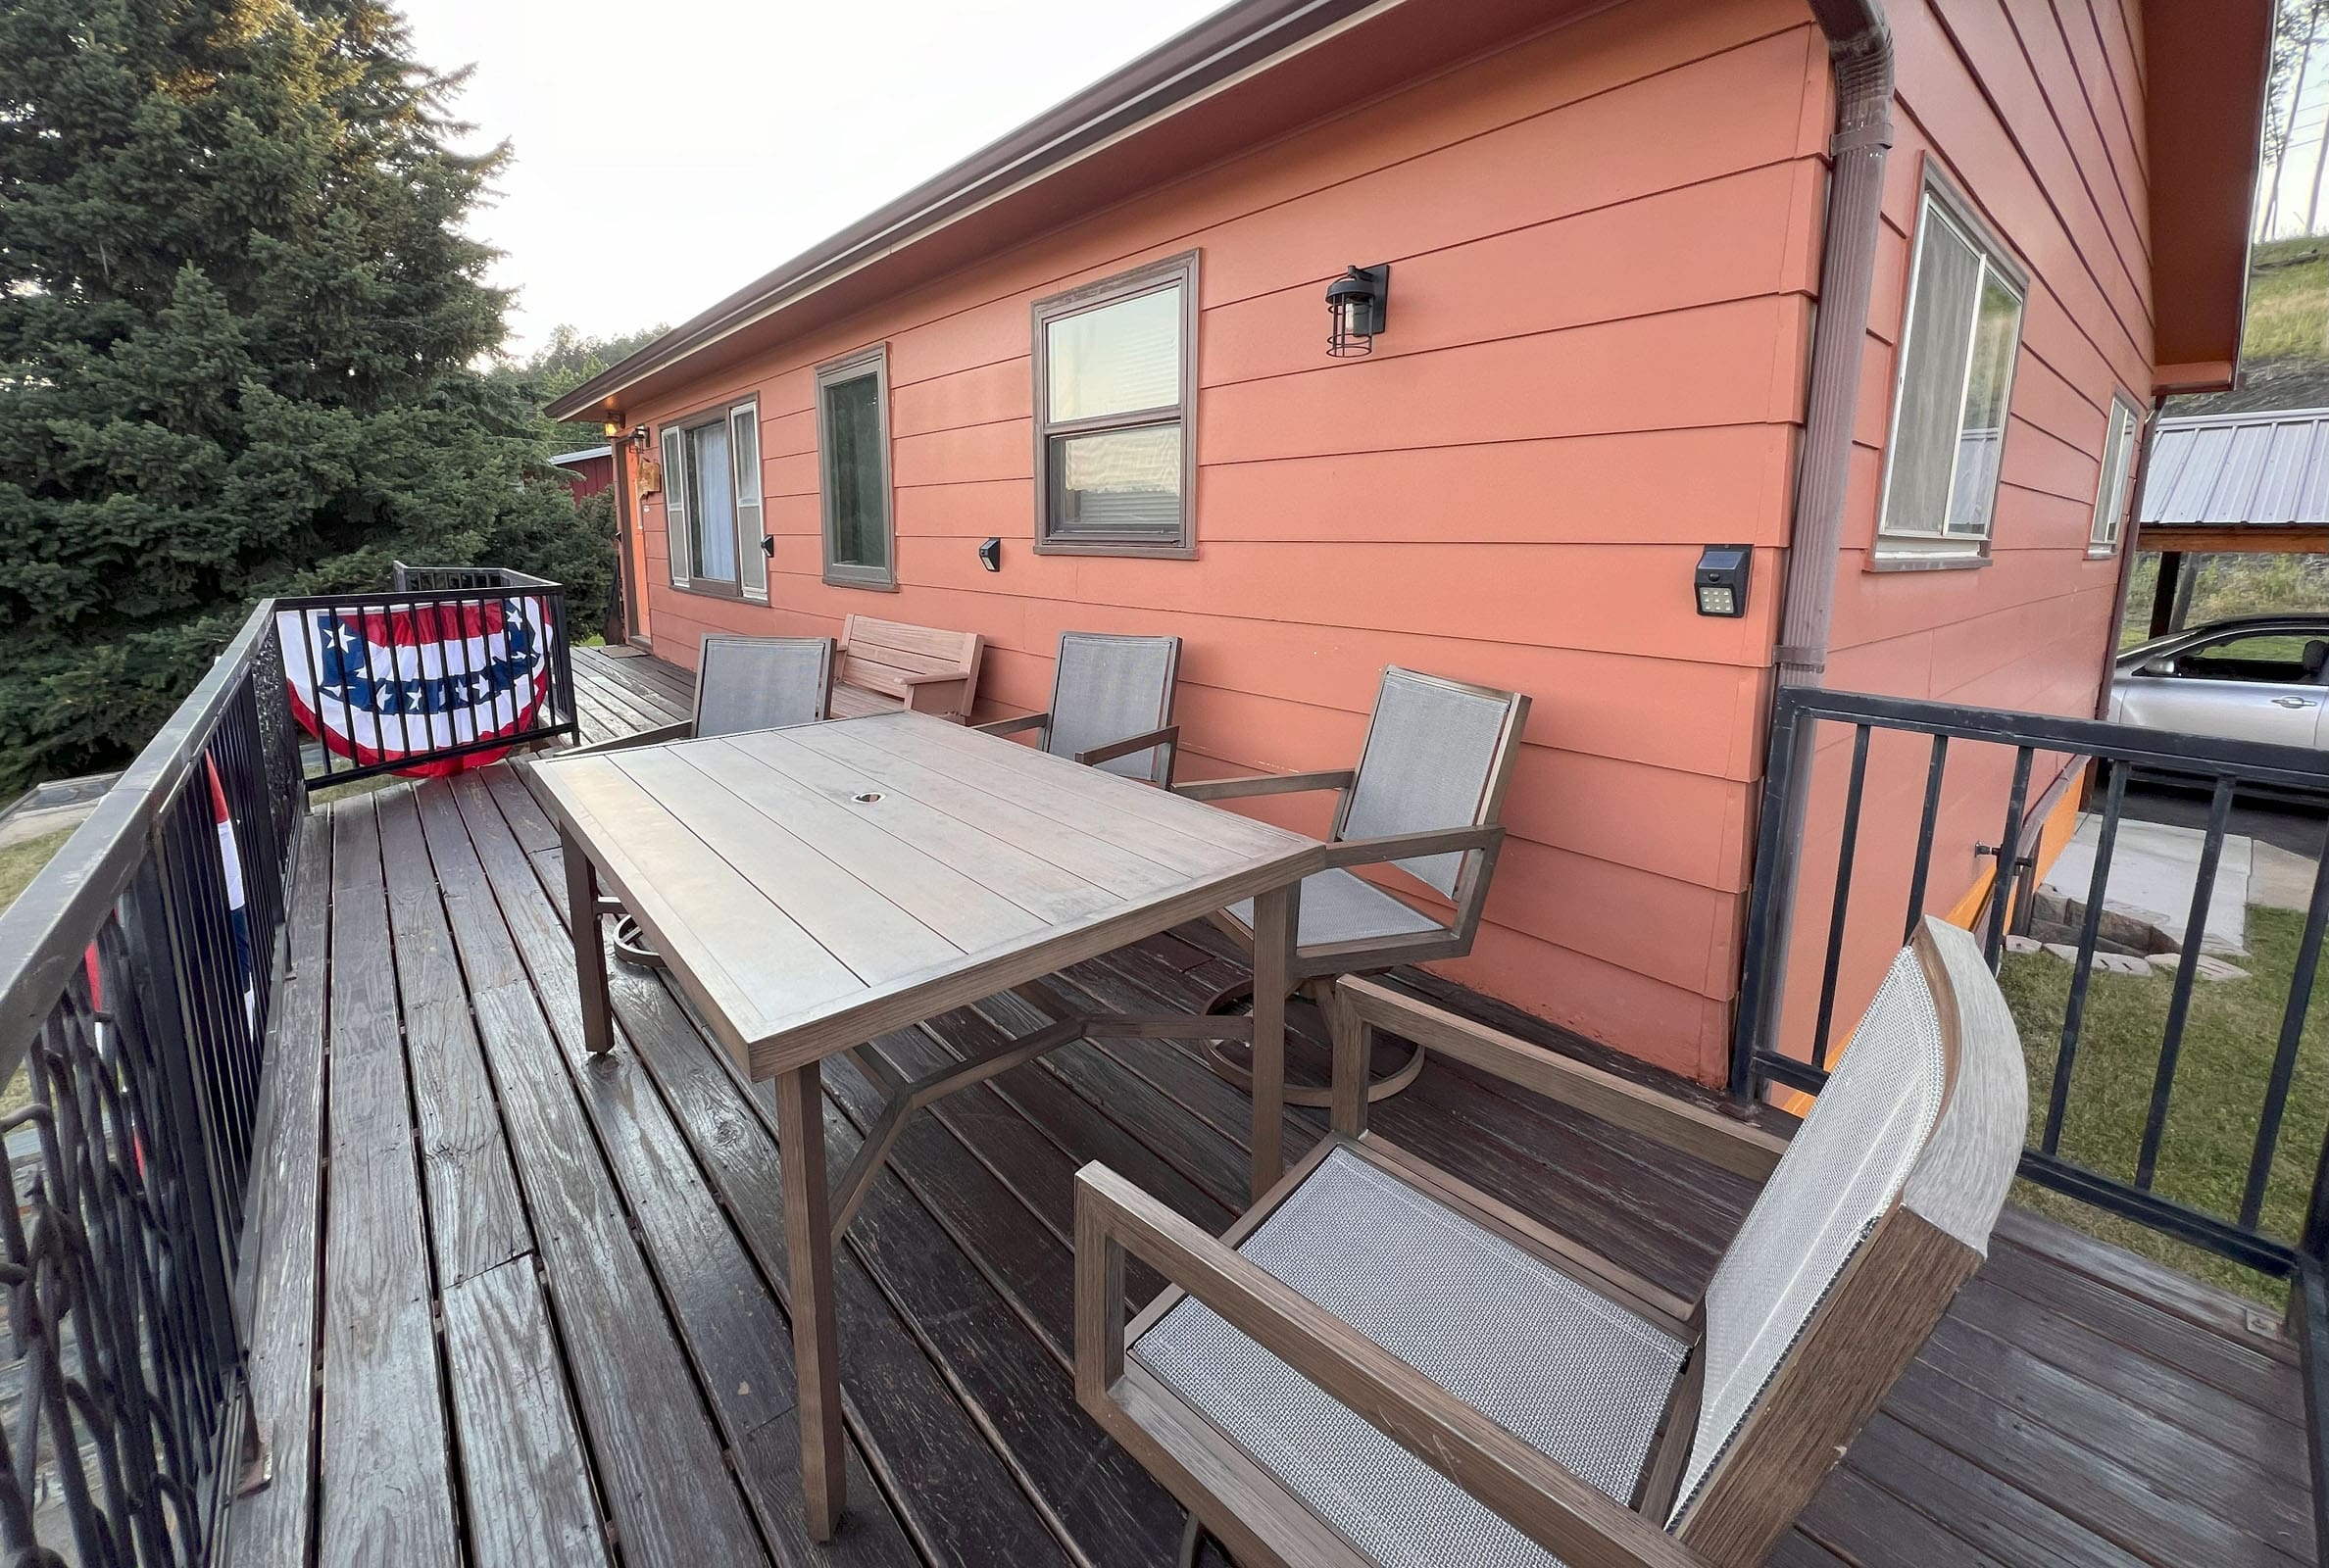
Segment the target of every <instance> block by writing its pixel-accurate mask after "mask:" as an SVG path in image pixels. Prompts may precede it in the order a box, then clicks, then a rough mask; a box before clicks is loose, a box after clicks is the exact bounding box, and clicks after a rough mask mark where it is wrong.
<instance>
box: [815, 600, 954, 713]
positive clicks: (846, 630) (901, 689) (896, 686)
mask: <svg viewBox="0 0 2329 1568" xmlns="http://www.w3.org/2000/svg"><path fill="white" fill-rule="evenodd" d="M841 640H842V642H843V643H844V644H845V645H846V646H845V647H844V648H843V650H842V653H841V665H840V669H839V670H838V672H837V673H836V675H835V679H837V680H839V681H840V682H841V683H842V684H843V685H845V686H858V687H863V688H864V689H866V690H867V691H874V692H880V693H881V694H882V695H883V696H885V697H894V698H896V699H898V700H899V701H900V702H904V701H905V700H906V697H907V687H906V684H905V680H904V677H906V676H908V675H966V676H968V677H969V678H970V686H971V689H972V690H973V691H975V690H976V689H977V686H978V657H979V653H980V651H981V649H982V647H983V646H984V640H983V639H982V638H980V636H979V635H978V633H976V632H974V631H947V630H945V629H943V628H941V627H937V626H916V625H913V624H911V623H909V622H907V621H902V620H877V619H875V618H874V617H873V616H871V615H852V616H850V617H849V620H848V623H847V624H846V625H845V626H844V627H843V628H842V633H841ZM968 707H969V705H968V703H967V702H966V703H965V704H964V708H965V711H968Z"/></svg>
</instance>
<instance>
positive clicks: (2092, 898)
mask: <svg viewBox="0 0 2329 1568" xmlns="http://www.w3.org/2000/svg"><path fill="white" fill-rule="evenodd" d="M2104 766H2105V769H2106V772H2107V773H2108V775H2109V778H2110V784H2109V787H2108V788H2107V789H2106V792H2105V795H2104V803H2103V825H2102V828H2101V829H2100V831H2098V833H2097V834H2096V837H2095V869H2094V874H2093V875H2091V876H2089V877H2088V878H2087V905H2086V918H2085V919H2084V920H2083V921H2081V922H2080V924H2079V928H2078V958H2077V961H2076V963H2075V964H2074V966H2073V967H2072V968H2071V971H2070V1000H2069V1003H2068V1004H2067V1005H2065V1006H2064V1007H2063V1009H2062V1043H2061V1046H2060V1047H2059V1048H2058V1049H2057V1050H2056V1053H2055V1072H2054V1087H2053V1088H2052V1089H2051V1090H2050V1091H2049V1092H2048V1095H2047V1101H2046V1131H2045V1134H2044V1136H2043V1137H2042V1138H2041V1139H2040V1140H2039V1144H2038V1147H2039V1148H2041V1149H2043V1150H2045V1151H2046V1152H2048V1153H2050V1154H2051V1153H2054V1152H2056V1150H2057V1149H2059V1148H2060V1147H2061V1143H2062V1118H2063V1116H2064V1115H2065V1114H2066V1113H2067V1111H2068V1110H2069V1105H2070V1072H2071V1068H2072V1066H2073V1065H2074V1064H2075V1063H2076V1061H2077V1059H2078V1037H2079V1034H2080V1032H2081V1030H2082V1029H2083V1028H2084V1027H2085V1024H2086V999H2087V986H2088V983H2089V982H2090V981H2091V980H2093V978H2094V971H2095V942H2096V939H2097V938H2098V937H2099V936H2100V935H2101V934H2102V930H2103V898H2104V894H2105V893H2106V891H2107V890H2108V885H2109V880H2110V858H2111V854H2112V852H2113V851H2114V850H2115V849H2116V848H2117V846H2118V825H2119V812H2120V809H2122V808H2123V807H2124V806H2125V804H2126V799H2127V768H2126V764H2124V763H2123V762H2106V763H2105V764H2104Z"/></svg>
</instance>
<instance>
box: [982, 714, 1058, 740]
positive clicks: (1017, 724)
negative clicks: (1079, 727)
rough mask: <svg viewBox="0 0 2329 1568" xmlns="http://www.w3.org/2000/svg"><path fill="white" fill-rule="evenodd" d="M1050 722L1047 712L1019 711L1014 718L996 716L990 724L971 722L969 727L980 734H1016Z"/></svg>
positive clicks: (1049, 715)
mask: <svg viewBox="0 0 2329 1568" xmlns="http://www.w3.org/2000/svg"><path fill="white" fill-rule="evenodd" d="M1050 722H1051V714H1049V713H1021V714H1020V715H1019V716H1018V717H1016V718H998V719H996V720H995V721H994V722H993V723H991V724H973V725H971V726H970V727H971V729H973V730H975V731H976V732H978V733H979V734H981V735H1017V734H1020V733H1022V732H1023V731H1026V730H1031V729H1041V728H1043V726H1044V725H1046V724H1048V723H1050Z"/></svg>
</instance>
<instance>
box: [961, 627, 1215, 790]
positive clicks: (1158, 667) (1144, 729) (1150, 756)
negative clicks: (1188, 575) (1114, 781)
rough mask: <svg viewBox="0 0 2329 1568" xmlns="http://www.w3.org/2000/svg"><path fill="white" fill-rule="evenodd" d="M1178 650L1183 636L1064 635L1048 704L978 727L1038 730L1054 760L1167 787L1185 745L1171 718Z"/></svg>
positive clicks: (1003, 731) (1004, 731)
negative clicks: (1059, 758) (1040, 710)
mask: <svg viewBox="0 0 2329 1568" xmlns="http://www.w3.org/2000/svg"><path fill="white" fill-rule="evenodd" d="M1180 649H1181V640H1180V639H1179V638H1178V637H1114V636H1110V635H1108V634H1107V633H1104V632H1096V631H1065V632H1062V633H1060V658H1059V662H1057V663H1056V664H1055V665H1054V666H1053V669H1052V696H1051V707H1050V708H1048V709H1046V710H1045V711H1042V712H1040V713H1028V714H1025V715H1023V716H1022V717H1018V718H1003V719H997V720H996V721H995V722H993V723H991V724H980V725H977V726H976V728H977V729H979V730H980V731H981V732H982V733H984V734H988V735H1019V734H1024V733H1025V732H1027V731H1028V730H1036V731H1039V732H1040V733H1039V734H1038V735H1037V737H1036V741H1035V744H1036V746H1037V748H1038V749H1040V750H1042V751H1046V752H1049V753H1051V754H1052V755H1053V756H1054V757H1065V758H1069V759H1072V760H1075V761H1078V762H1082V763H1085V764H1086V765H1088V766H1092V767H1097V768H1102V769H1104V770H1106V771H1108V772H1111V773H1120V774H1122V775H1123V776H1124V777H1126V778H1145V779H1147V780H1149V781H1150V782H1151V783H1155V784H1165V785H1169V784H1170V783H1171V782H1172V762H1173V758H1174V755H1175V753H1176V752H1177V751H1178V750H1179V746H1180V726H1179V725H1177V724H1175V723H1173V722H1172V689H1173V677H1174V673H1175V671H1177V670H1178V669H1179V667H1180Z"/></svg>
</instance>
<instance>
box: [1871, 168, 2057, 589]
mask: <svg viewBox="0 0 2329 1568" xmlns="http://www.w3.org/2000/svg"><path fill="white" fill-rule="evenodd" d="M2022 290H2023V281H2022V277H2021V274H2020V273H2019V272H2018V271H2017V270H2014V269H2013V267H2012V265H2011V264H2010V263H2009V262H2007V260H2006V259H2005V255H2004V251H2003V249H2002V247H2000V246H1998V245H1996V244H1995V243H1993V242H1991V241H1990V240H1989V239H1988V238H1987V236H1986V235H1985V234H1984V233H1983V231H1982V229H1981V227H1980V225H1979V224H1977V223H1976V222H1975V221H1973V219H1972V217H1971V216H1970V214H1969V213H1967V212H1966V211H1965V209H1964V208H1963V207H1962V206H1961V205H1960V204H1958V203H1957V202H1956V201H1955V200H1953V199H1951V197H1950V196H1949V195H1948V194H1947V193H1946V192H1945V191H1943V190H1942V189H1939V188H1936V187H1928V188H1927V189H1926V191H1925V194H1924V201H1923V206H1922V211H1921V213H1920V214H1919V216H1918V219H1917V225H1916V260H1915V262H1914V263H1913V265H1912V266H1911V268H1910V270H1909V274H1908V319H1907V320H1906V321H1905V322H1904V323H1903V325H1902V329H1901V331H1902V335H1901V353H1900V381H1899V385H1898V387H1897V388H1896V390H1895V392H1894V397H1893V420H1892V439H1891V441H1890V442H1888V443H1887V444H1886V447H1885V460H1884V504H1883V512H1882V514H1881V516H1880V520H1879V522H1878V535H1879V537H1878V539H1877V549H1878V553H1879V554H1880V555H1885V556H1891V557H1894V558H1902V557H1924V558H1930V559H1935V560H1942V561H1946V560H1948V559H1950V558H1957V559H1965V560H1977V559H1979V557H1980V556H1981V554H1982V552H1983V551H1984V550H1985V549H1986V548H1987V547H1988V544H1989V537H1990V524H1991V521H1992V518H1993V517H1994V515H1995V514H1996V511H1997V504H1998V467H1999V462H2000V459H2001V458H2002V457H2003V456H2004V454H2005V450H2006V417H2007V416H2006V411H2007V403H2008V401H2009V400H2010V398H2011V396H2012V392H2013V362H2014V357H2015V354H2016V352H2017V351H2018V350H2019V348H2020V347H2021V319H2022Z"/></svg>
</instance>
